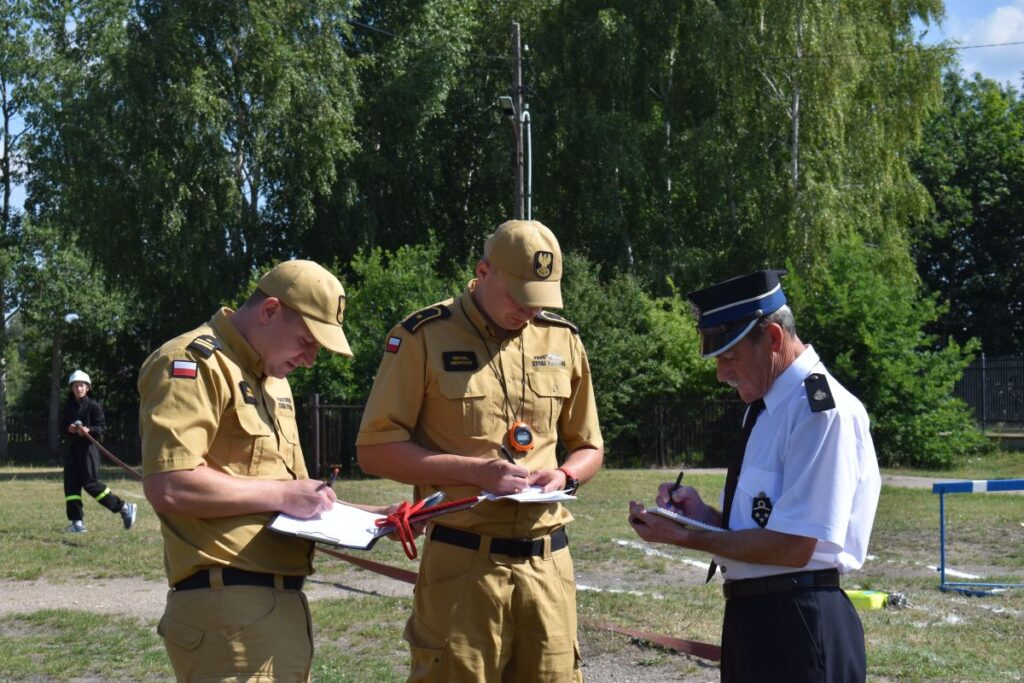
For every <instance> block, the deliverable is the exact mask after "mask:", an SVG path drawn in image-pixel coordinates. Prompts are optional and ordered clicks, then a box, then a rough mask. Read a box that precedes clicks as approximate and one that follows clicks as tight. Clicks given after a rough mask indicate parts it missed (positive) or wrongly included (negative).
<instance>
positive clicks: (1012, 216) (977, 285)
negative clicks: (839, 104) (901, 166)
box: [913, 71, 1024, 355]
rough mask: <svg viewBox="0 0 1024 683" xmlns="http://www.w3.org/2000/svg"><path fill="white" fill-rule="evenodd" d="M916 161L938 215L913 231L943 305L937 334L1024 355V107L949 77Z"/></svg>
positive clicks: (984, 86)
mask: <svg viewBox="0 0 1024 683" xmlns="http://www.w3.org/2000/svg"><path fill="white" fill-rule="evenodd" d="M944 85H945V88H944V98H943V106H942V109H941V110H940V111H938V112H937V113H936V115H935V116H934V117H933V118H932V120H931V121H930V122H929V124H928V127H927V130H926V133H925V136H924V141H923V143H922V145H921V147H920V149H919V150H918V151H917V153H916V154H915V158H914V166H915V169H916V170H917V174H918V177H919V178H920V179H921V182H922V183H924V185H925V187H927V188H928V191H929V192H930V193H931V197H932V200H933V202H934V204H935V209H934V211H933V212H932V213H931V214H930V215H929V216H928V217H927V220H924V221H921V223H920V224H919V225H918V230H917V235H916V236H917V239H916V241H915V243H914V245H913V254H914V259H915V260H916V262H917V267H918V271H919V272H920V273H921V277H922V279H923V280H924V282H925V284H926V285H927V287H928V289H929V290H930V291H932V292H937V293H939V294H940V295H941V296H942V297H943V298H948V300H949V310H948V312H946V313H945V314H944V315H943V316H942V317H941V318H940V320H939V321H938V323H937V329H941V330H942V331H943V333H944V334H949V335H952V336H953V337H954V338H955V339H957V340H958V341H960V342H961V343H963V342H966V341H967V340H968V339H970V338H971V337H977V338H978V339H980V340H981V344H982V348H983V350H984V351H985V352H986V353H988V354H990V355H1000V354H1016V355H1020V354H1022V353H1024V268H1021V262H1020V254H1021V253H1022V252H1024V101H1022V100H1021V98H1020V95H1019V93H1018V92H1017V91H1016V90H1014V89H1013V88H1012V87H1009V86H1001V85H999V84H998V83H996V82H995V81H992V80H989V79H987V78H983V77H982V76H981V75H979V74H976V75H975V76H974V77H973V78H971V79H967V78H965V77H963V76H962V75H960V74H959V73H958V72H956V71H950V72H948V73H947V74H946V76H945V81H944Z"/></svg>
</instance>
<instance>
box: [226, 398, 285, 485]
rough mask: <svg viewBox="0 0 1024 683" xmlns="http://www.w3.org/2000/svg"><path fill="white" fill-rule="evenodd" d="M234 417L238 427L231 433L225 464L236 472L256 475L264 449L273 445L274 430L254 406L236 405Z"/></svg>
mask: <svg viewBox="0 0 1024 683" xmlns="http://www.w3.org/2000/svg"><path fill="white" fill-rule="evenodd" d="M235 417H237V418H238V429H237V430H236V432H235V434H233V435H232V438H231V443H230V452H229V453H228V454H227V462H226V463H225V464H226V465H227V466H228V467H229V468H230V469H231V470H232V471H234V472H237V473H238V474H244V475H247V476H257V475H259V473H260V463H261V462H262V460H263V459H264V455H265V454H264V451H270V450H272V449H273V447H274V430H272V429H271V428H270V425H268V424H267V423H266V422H264V421H263V418H261V417H260V414H259V412H258V411H257V410H256V407H255V406H252V405H249V404H243V405H240V406H236V407H235Z"/></svg>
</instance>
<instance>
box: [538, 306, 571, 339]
mask: <svg viewBox="0 0 1024 683" xmlns="http://www.w3.org/2000/svg"><path fill="white" fill-rule="evenodd" d="M537 319H538V320H543V321H544V322H548V323H551V324H553V325H561V326H562V327H568V328H569V329H570V330H572V331H573V332H575V333H576V334H579V333H580V330H579V328H578V327H576V325H575V324H574V323H572V322H570V321H568V320H566V319H565V318H563V317H562V316H560V315H558V314H557V313H552V312H551V311H541V312H540V313H538V314H537Z"/></svg>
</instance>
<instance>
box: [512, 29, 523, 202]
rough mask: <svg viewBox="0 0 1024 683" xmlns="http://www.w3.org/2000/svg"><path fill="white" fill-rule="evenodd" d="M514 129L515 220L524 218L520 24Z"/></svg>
mask: <svg viewBox="0 0 1024 683" xmlns="http://www.w3.org/2000/svg"><path fill="white" fill-rule="evenodd" d="M511 94H512V128H513V130H514V132H515V147H514V149H513V151H512V168H513V169H514V172H515V194H514V198H513V204H512V213H513V216H512V217H513V218H516V219H522V218H523V215H524V214H523V125H522V120H521V117H522V112H523V53H522V49H521V47H520V39H519V22H516V21H513V22H512V93H511Z"/></svg>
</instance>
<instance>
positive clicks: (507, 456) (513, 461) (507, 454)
mask: <svg viewBox="0 0 1024 683" xmlns="http://www.w3.org/2000/svg"><path fill="white" fill-rule="evenodd" d="M501 454H502V455H504V456H505V459H506V460H508V461H509V463H511V464H512V465H515V464H516V459H515V458H513V457H512V454H511V453H510V452H509V450H508V448H506V447H505V444H501Z"/></svg>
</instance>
